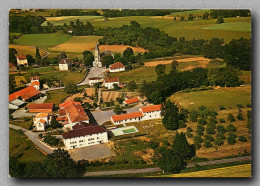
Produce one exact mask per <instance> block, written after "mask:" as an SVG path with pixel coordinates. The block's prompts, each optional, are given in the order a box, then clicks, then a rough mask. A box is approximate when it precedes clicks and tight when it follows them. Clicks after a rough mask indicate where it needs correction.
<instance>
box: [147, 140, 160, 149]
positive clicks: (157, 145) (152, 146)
mask: <svg viewBox="0 0 260 186" xmlns="http://www.w3.org/2000/svg"><path fill="white" fill-rule="evenodd" d="M148 147H149V148H151V149H156V148H157V147H159V143H158V142H155V141H150V142H149V143H148Z"/></svg>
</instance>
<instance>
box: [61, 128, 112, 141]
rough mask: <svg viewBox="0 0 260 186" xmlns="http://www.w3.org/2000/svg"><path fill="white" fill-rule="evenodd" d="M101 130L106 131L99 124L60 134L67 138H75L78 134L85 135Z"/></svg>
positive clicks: (101, 131)
mask: <svg viewBox="0 0 260 186" xmlns="http://www.w3.org/2000/svg"><path fill="white" fill-rule="evenodd" d="M103 132H107V131H106V130H105V129H104V128H103V127H101V126H89V127H84V128H81V129H76V130H71V131H68V132H65V133H63V134H62V137H63V138H64V139H69V138H76V137H80V136H87V135H91V134H97V133H103Z"/></svg>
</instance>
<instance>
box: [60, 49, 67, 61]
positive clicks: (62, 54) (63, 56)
mask: <svg viewBox="0 0 260 186" xmlns="http://www.w3.org/2000/svg"><path fill="white" fill-rule="evenodd" d="M64 58H67V54H66V52H64V51H62V52H60V55H59V61H61V60H62V59H64Z"/></svg>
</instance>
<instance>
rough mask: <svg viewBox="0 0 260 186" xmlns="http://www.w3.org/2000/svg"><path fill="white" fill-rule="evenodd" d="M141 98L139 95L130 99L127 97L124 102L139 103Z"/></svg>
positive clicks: (127, 103)
mask: <svg viewBox="0 0 260 186" xmlns="http://www.w3.org/2000/svg"><path fill="white" fill-rule="evenodd" d="M139 101H140V100H139V99H138V97H133V98H130V99H126V100H125V101H124V102H123V103H124V104H125V105H131V104H134V103H138V102H139Z"/></svg>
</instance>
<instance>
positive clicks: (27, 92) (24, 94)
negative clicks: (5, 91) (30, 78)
mask: <svg viewBox="0 0 260 186" xmlns="http://www.w3.org/2000/svg"><path fill="white" fill-rule="evenodd" d="M40 93H41V92H40V91H39V90H37V89H36V88H35V87H32V86H30V87H26V88H24V89H22V90H19V91H17V92H15V93H13V94H10V95H9V102H10V101H13V100H15V99H17V98H19V97H21V98H22V99H23V100H27V99H29V98H31V97H33V96H36V95H38V94H40Z"/></svg>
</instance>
